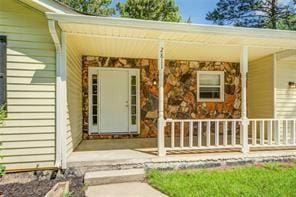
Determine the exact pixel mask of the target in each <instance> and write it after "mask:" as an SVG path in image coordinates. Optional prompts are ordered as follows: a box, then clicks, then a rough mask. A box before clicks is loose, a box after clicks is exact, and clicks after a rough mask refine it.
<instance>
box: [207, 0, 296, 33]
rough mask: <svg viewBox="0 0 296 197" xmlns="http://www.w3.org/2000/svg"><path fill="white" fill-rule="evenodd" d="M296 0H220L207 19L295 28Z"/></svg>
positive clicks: (245, 25) (256, 25) (250, 25)
mask: <svg viewBox="0 0 296 197" xmlns="http://www.w3.org/2000/svg"><path fill="white" fill-rule="evenodd" d="M295 4H296V1H295V0H288V1H285V2H283V1H281V0H219V2H218V3H217V4H216V8H215V9H214V10H213V11H211V12H208V14H207V16H206V19H207V20H211V21H213V22H214V23H215V24H219V25H235V26H244V27H262V28H273V29H278V28H287V26H288V25H290V28H292V29H293V27H292V26H293V25H292V24H290V23H293V19H294V16H295V15H296V12H295Z"/></svg>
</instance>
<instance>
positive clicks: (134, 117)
mask: <svg viewBox="0 0 296 197" xmlns="http://www.w3.org/2000/svg"><path fill="white" fill-rule="evenodd" d="M135 124H137V117H136V116H132V125H135Z"/></svg>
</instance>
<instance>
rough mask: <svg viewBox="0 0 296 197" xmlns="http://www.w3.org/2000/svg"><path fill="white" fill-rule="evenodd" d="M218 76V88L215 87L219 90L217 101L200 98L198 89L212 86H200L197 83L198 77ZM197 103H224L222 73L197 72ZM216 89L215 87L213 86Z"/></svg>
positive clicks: (197, 81)
mask: <svg viewBox="0 0 296 197" xmlns="http://www.w3.org/2000/svg"><path fill="white" fill-rule="evenodd" d="M203 74H206V75H220V86H217V87H219V88H220V98H219V99H209V98H200V87H213V86H201V85H200V84H199V83H200V82H199V80H200V75H203ZM196 75H197V78H196V83H197V94H196V97H197V102H224V83H225V82H224V81H225V79H224V71H197V74H196ZM215 87H216V86H215Z"/></svg>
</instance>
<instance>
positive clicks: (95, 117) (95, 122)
mask: <svg viewBox="0 0 296 197" xmlns="http://www.w3.org/2000/svg"><path fill="white" fill-rule="evenodd" d="M97 123H98V117H97V116H93V124H97Z"/></svg>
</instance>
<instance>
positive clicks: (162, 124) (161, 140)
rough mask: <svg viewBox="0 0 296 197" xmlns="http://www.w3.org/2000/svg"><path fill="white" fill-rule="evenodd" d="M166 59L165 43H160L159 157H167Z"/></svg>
mask: <svg viewBox="0 0 296 197" xmlns="http://www.w3.org/2000/svg"><path fill="white" fill-rule="evenodd" d="M164 61H165V57H164V42H163V41H161V42H160V43H159V49H158V98H159V99H158V110H159V111H158V121H157V122H158V123H157V129H158V134H157V135H158V136H157V137H158V138H157V145H158V155H159V156H165V155H166V152H165V144H164V137H165V136H164V135H165V134H164V127H165V120H164V89H163V83H164V66H165V62H164Z"/></svg>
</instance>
